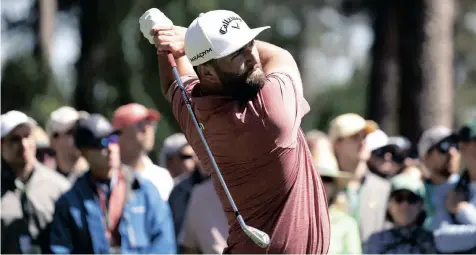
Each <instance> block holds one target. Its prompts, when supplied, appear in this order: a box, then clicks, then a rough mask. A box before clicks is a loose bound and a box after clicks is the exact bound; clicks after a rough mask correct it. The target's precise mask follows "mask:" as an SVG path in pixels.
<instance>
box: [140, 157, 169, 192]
mask: <svg viewBox="0 0 476 255" xmlns="http://www.w3.org/2000/svg"><path fill="white" fill-rule="evenodd" d="M142 160H143V163H144V170H143V171H142V172H139V173H140V175H141V176H142V178H144V179H146V180H148V181H150V182H152V184H154V186H155V187H156V188H157V189H158V190H159V193H160V196H161V197H162V199H164V200H165V201H167V200H168V199H169V195H170V192H172V189H173V187H174V181H173V179H172V176H171V175H170V173H169V171H168V170H167V169H165V168H163V167H160V166H157V165H154V163H152V160H150V158H149V157H147V156H144V157H143V158H142Z"/></svg>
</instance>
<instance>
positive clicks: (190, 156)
mask: <svg viewBox="0 0 476 255" xmlns="http://www.w3.org/2000/svg"><path fill="white" fill-rule="evenodd" d="M197 163H198V157H197V155H195V152H194V151H193V149H192V147H191V146H190V145H186V146H184V147H182V149H181V150H180V151H179V153H177V154H175V155H173V156H171V157H170V158H169V160H168V164H167V168H168V169H169V171H170V172H171V174H172V175H173V176H174V177H175V176H179V175H181V174H183V173H191V172H193V170H195V167H196V166H197Z"/></svg>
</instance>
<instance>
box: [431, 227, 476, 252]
mask: <svg viewBox="0 0 476 255" xmlns="http://www.w3.org/2000/svg"><path fill="white" fill-rule="evenodd" d="M434 237H435V245H436V248H437V249H438V251H440V252H443V253H450V252H462V251H466V250H469V249H472V248H474V247H476V225H453V224H443V225H442V226H440V228H439V229H437V230H436V231H435V232H434Z"/></svg>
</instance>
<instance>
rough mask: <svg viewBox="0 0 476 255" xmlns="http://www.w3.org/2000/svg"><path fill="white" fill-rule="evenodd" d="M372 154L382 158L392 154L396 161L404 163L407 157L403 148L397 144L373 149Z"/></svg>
mask: <svg viewBox="0 0 476 255" xmlns="http://www.w3.org/2000/svg"><path fill="white" fill-rule="evenodd" d="M372 154H373V155H375V156H377V157H379V158H382V159H383V158H385V155H386V154H391V155H392V160H393V161H394V162H396V163H403V161H404V160H405V158H406V153H405V152H404V151H403V150H402V149H400V148H399V147H398V146H395V145H389V146H384V147H382V148H378V149H376V150H374V151H372Z"/></svg>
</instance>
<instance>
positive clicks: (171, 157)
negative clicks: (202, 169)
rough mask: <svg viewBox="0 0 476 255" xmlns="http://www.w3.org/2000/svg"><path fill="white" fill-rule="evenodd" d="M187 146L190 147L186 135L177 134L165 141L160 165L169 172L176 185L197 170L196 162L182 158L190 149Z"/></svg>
mask: <svg viewBox="0 0 476 255" xmlns="http://www.w3.org/2000/svg"><path fill="white" fill-rule="evenodd" d="M187 146H189V145H188V141H187V138H185V136H184V134H182V133H176V134H173V135H171V136H169V137H167V138H166V139H165V141H164V145H163V146H162V150H161V151H160V165H161V166H162V167H165V168H167V170H169V172H170V174H171V175H172V178H174V183H175V184H177V183H179V182H180V181H181V180H183V179H185V178H187V177H188V176H189V175H190V173H192V172H193V170H195V165H196V164H195V162H194V161H193V160H191V158H189V157H182V155H185V154H184V153H183V151H184V150H189V149H190V148H188V147H187ZM185 147H187V149H185Z"/></svg>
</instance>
